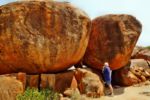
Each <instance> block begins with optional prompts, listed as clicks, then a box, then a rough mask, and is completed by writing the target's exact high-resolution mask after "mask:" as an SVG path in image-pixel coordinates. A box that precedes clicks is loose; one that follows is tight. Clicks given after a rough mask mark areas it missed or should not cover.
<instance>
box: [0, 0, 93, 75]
mask: <svg viewBox="0 0 150 100" xmlns="http://www.w3.org/2000/svg"><path fill="white" fill-rule="evenodd" d="M90 25H91V23H90V19H89V18H88V17H87V15H86V14H85V13H84V12H82V11H81V10H79V9H77V8H75V7H73V6H72V5H70V4H69V3H59V2H48V1H47V2H44V1H41V2H40V1H33V2H27V1H26V2H15V3H10V4H7V5H4V6H1V7H0V74H3V73H11V72H19V71H21V72H26V73H43V72H56V71H62V70H65V69H67V68H68V67H70V66H71V65H73V64H75V63H76V62H78V61H79V60H80V59H81V58H82V56H83V55H84V53H85V49H86V47H87V44H88V38H89V33H90Z"/></svg>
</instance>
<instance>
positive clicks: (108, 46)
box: [83, 15, 142, 70]
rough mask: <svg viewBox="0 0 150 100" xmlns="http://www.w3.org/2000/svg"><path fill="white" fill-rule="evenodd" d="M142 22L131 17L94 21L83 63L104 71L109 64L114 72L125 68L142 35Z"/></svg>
mask: <svg viewBox="0 0 150 100" xmlns="http://www.w3.org/2000/svg"><path fill="white" fill-rule="evenodd" d="M141 29H142V26H141V24H140V22H139V21H138V20H137V19H136V18H135V17H133V16H131V15H105V16H101V17H97V18H96V19H94V20H93V21H92V30H91V31H92V32H91V35H90V39H89V44H88V47H87V50H86V53H85V56H84V58H83V62H84V63H85V64H86V65H88V66H90V67H94V68H97V69H102V66H103V63H104V62H106V61H107V62H109V64H110V67H111V69H112V70H116V69H119V68H121V67H123V66H125V65H126V64H127V63H128V61H129V59H130V56H131V53H132V51H133V48H134V46H135V44H136V42H137V40H138V37H139V35H140V33H141Z"/></svg>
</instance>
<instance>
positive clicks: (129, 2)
mask: <svg viewBox="0 0 150 100" xmlns="http://www.w3.org/2000/svg"><path fill="white" fill-rule="evenodd" d="M13 1H16V0H0V5H3V4H6V3H9V2H13ZM56 1H67V2H70V3H72V4H74V5H75V6H76V7H78V8H80V9H82V10H84V11H85V12H86V13H87V14H88V15H89V17H90V18H91V19H94V18H96V17H98V16H102V15H106V14H130V15H133V16H135V17H136V18H137V19H138V20H139V21H140V22H141V23H142V26H143V28H142V33H141V35H140V38H139V40H138V42H137V45H140V46H148V45H150V13H148V12H149V11H148V10H150V0H56Z"/></svg>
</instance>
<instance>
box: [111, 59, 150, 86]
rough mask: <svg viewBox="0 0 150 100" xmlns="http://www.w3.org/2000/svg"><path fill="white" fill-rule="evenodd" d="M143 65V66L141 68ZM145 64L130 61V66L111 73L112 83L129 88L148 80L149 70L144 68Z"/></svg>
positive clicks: (149, 76)
mask: <svg viewBox="0 0 150 100" xmlns="http://www.w3.org/2000/svg"><path fill="white" fill-rule="evenodd" d="M141 65H143V66H141ZM144 65H146V63H145V62H141V63H139V62H136V61H132V60H131V64H128V65H127V66H125V67H123V68H121V69H119V70H115V71H113V75H112V77H113V79H112V80H113V83H115V84H119V85H123V86H130V85H133V84H137V83H140V82H144V81H146V80H149V79H150V72H149V68H146V67H144Z"/></svg>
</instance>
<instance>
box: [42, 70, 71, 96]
mask: <svg viewBox="0 0 150 100" xmlns="http://www.w3.org/2000/svg"><path fill="white" fill-rule="evenodd" d="M73 77H74V72H73V71H68V72H63V73H59V74H41V82H40V88H52V89H53V90H55V91H57V92H60V93H63V92H64V91H65V90H66V89H67V88H71V84H72V79H73Z"/></svg>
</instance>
